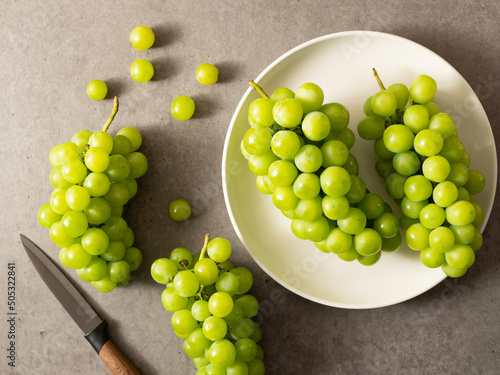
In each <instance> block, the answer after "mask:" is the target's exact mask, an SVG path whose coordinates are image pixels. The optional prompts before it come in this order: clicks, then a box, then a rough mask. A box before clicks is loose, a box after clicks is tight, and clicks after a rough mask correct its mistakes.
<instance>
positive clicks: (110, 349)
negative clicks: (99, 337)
mask: <svg viewBox="0 0 500 375" xmlns="http://www.w3.org/2000/svg"><path fill="white" fill-rule="evenodd" d="M99 357H100V358H101V359H102V361H103V362H104V364H105V365H106V366H107V367H108V369H109V371H111V373H112V374H113V375H141V373H140V372H139V371H138V370H137V369H136V368H135V367H134V365H133V364H132V363H130V361H129V360H128V359H127V357H125V356H124V355H123V353H122V352H121V351H120V350H119V349H118V348H117V347H116V346H115V344H113V342H112V341H111V340H108V341H107V342H106V343H105V344H104V345H103V347H102V348H101V351H100V352H99Z"/></svg>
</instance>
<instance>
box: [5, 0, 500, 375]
mask: <svg viewBox="0 0 500 375" xmlns="http://www.w3.org/2000/svg"><path fill="white" fill-rule="evenodd" d="M458 4H460V6H459V5H458ZM1 10H2V11H1V12H0V31H1V32H0V35H2V37H1V39H0V46H1V54H0V66H1V69H0V83H1V90H0V130H1V135H2V139H3V142H2V146H1V148H0V172H1V178H0V259H1V260H0V321H2V322H3V325H2V324H0V327H3V328H2V329H0V348H1V349H2V350H1V352H0V353H2V354H1V355H0V373H2V374H106V373H107V370H106V368H105V366H104V365H103V364H102V363H101V361H100V360H99V358H98V357H97V356H96V355H95V353H94V352H93V349H92V348H91V347H90V345H89V344H88V343H87V342H86V340H85V339H84V338H83V336H82V333H81V332H80V331H79V329H78V328H77V326H76V325H75V324H74V323H73V322H72V321H71V319H70V318H69V316H68V315H67V314H66V312H65V311H64V310H63V309H62V307H61V306H60V305H59V304H58V303H57V301H56V299H55V298H54V297H53V296H52V294H51V293H50V292H49V291H48V289H47V288H46V287H45V285H43V283H42V282H41V281H40V278H39V276H38V275H37V274H36V272H35V270H34V268H33V267H32V265H31V264H30V262H29V261H28V259H27V257H26V255H25V253H24V251H23V249H22V247H21V245H20V242H19V232H23V233H24V234H26V235H28V236H29V237H31V238H32V239H34V240H35V241H36V242H38V243H39V245H41V246H42V247H43V248H44V249H46V251H47V252H48V253H49V254H50V255H51V256H52V257H53V258H54V259H55V258H57V248H56V247H55V246H54V245H53V244H52V243H51V242H50V239H49V238H48V232H47V230H46V229H45V228H42V227H41V226H39V225H38V223H37V219H36V212H37V210H38V207H39V206H40V205H41V204H42V203H45V202H47V201H48V199H49V196H50V192H51V186H50V184H49V181H48V175H49V171H50V165H49V163H48V152H49V150H50V148H51V147H52V146H53V145H55V144H56V143H61V142H64V141H67V140H70V138H71V136H72V134H73V133H75V132H76V131H78V130H83V129H91V130H97V129H99V128H100V127H101V126H102V124H103V122H104V121H105V120H106V119H107V117H108V115H109V112H110V110H111V107H112V100H111V99H107V100H104V101H101V102H93V101H91V100H90V99H89V98H88V97H87V96H86V93H85V87H86V84H87V82H88V81H90V80H91V79H95V78H100V79H103V80H105V81H106V82H108V84H109V89H110V93H111V94H112V95H118V96H119V97H120V100H121V108H120V111H119V113H118V116H117V118H116V120H115V123H114V125H113V127H114V129H118V128H120V127H123V126H127V125H132V126H137V127H138V128H139V129H140V130H141V131H142V133H143V135H144V146H143V148H142V151H143V152H144V153H145V154H146V155H147V156H148V158H149V161H150V169H149V172H148V173H147V175H146V176H144V177H143V178H142V179H141V180H140V187H139V193H138V195H137V196H136V198H135V199H134V200H133V201H132V202H131V203H130V206H129V208H128V210H127V212H126V218H127V220H128V221H129V222H130V225H131V226H132V228H133V229H134V231H135V232H136V239H137V244H138V246H139V247H140V248H141V249H142V250H143V251H144V255H145V258H144V265H143V267H142V268H141V269H140V270H139V271H138V272H137V274H136V277H135V280H133V282H132V283H131V284H130V285H129V286H127V287H126V288H123V289H118V290H116V291H115V292H113V293H111V294H109V295H104V294H100V293H97V292H96V291H95V290H94V289H93V288H92V287H91V286H90V285H84V284H83V283H81V282H79V281H76V280H77V276H76V275H75V273H74V272H73V271H72V270H69V272H67V274H68V276H69V277H70V278H71V279H73V280H75V281H76V282H77V284H78V288H79V289H80V290H81V291H82V293H83V294H84V295H85V297H86V298H87V299H88V300H89V302H90V303H91V304H92V305H93V306H94V307H95V309H96V310H97V311H98V312H99V313H100V314H101V316H102V317H103V318H105V319H107V320H108V321H109V323H110V326H111V329H110V332H111V336H112V338H113V340H114V341H115V343H116V344H117V346H118V347H119V348H121V349H122V351H123V352H124V353H126V354H127V355H128V356H129V358H130V359H131V360H132V362H134V363H135V364H136V365H137V367H138V368H140V369H141V370H142V371H143V373H144V374H172V375H174V374H194V373H195V369H194V366H193V365H192V362H191V360H190V359H189V358H188V357H187V356H186V355H184V353H183V351H182V341H181V340H180V339H179V338H177V337H176V336H175V335H174V334H173V332H172V330H171V328H170V327H169V324H170V313H167V312H166V311H165V310H164V309H163V307H162V305H161V302H160V295H161V292H162V287H161V286H160V285H158V284H156V283H155V282H154V281H153V280H152V279H151V277H150V275H149V265H150V264H151V262H152V261H153V260H154V259H156V258H159V257H161V256H167V255H168V254H169V252H170V251H171V250H172V249H173V248H174V247H177V246H185V247H187V248H189V249H193V250H194V249H198V248H200V246H201V244H202V242H203V235H204V234H205V233H207V232H209V233H211V234H212V235H214V236H224V237H226V238H228V239H229V240H230V241H231V242H232V243H233V247H234V249H235V251H234V253H233V256H232V260H233V261H234V262H235V263H237V264H239V265H242V266H245V267H248V268H250V269H251V270H252V271H253V272H254V276H255V280H256V281H255V286H254V288H253V292H254V294H255V295H256V296H257V297H258V298H259V299H261V300H269V299H273V302H274V303H273V309H272V313H270V314H268V315H267V317H266V318H265V320H264V322H263V331H264V339H263V341H262V345H263V347H264V348H265V355H266V359H265V363H266V366H267V373H269V374H497V373H498V372H499V370H498V369H499V368H500V348H499V346H500V322H499V316H500V315H499V311H500V298H499V297H500V296H499V294H500V277H499V276H500V273H499V271H498V267H499V264H500V256H499V252H498V223H499V220H500V214H499V213H498V208H499V205H498V200H497V203H496V204H495V207H494V212H493V214H492V216H491V218H490V221H489V224H488V226H487V228H486V230H485V232H484V238H485V245H484V247H483V249H482V250H481V252H480V253H478V257H477V262H476V265H474V267H473V269H471V271H470V272H469V273H468V274H467V275H466V276H465V277H463V278H461V279H459V280H449V279H448V280H445V281H444V282H442V283H441V284H439V285H437V286H436V287H434V288H433V289H432V290H430V291H428V292H426V293H424V294H423V295H420V296H418V297H416V298H414V299H412V300H409V301H407V302H404V303H401V304H398V305H395V306H391V307H386V308H381V309H374V310H343V309H336V308H330V307H326V306H322V305H319V304H315V303H313V302H310V301H308V300H306V299H303V298H301V297H298V296H296V295H294V294H292V293H291V292H289V291H287V290H285V289H284V288H282V287H281V286H280V285H278V284H277V283H276V282H274V281H273V280H272V279H270V278H269V277H268V276H267V275H266V274H265V273H264V272H263V271H262V270H261V269H260V268H259V267H258V266H257V265H256V264H255V263H254V262H253V260H252V259H251V258H250V256H249V255H248V254H247V253H246V252H245V250H244V248H243V246H242V245H240V243H239V241H238V238H237V236H236V234H235V232H234V230H233V228H232V226H231V224H230V220H229V217H228V214H227V212H226V207H225V204H224V200H223V192H222V182H221V167H220V166H221V158H222V148H223V143H224V138H225V134H226V131H227V128H228V125H229V122H230V119H231V116H232V114H233V111H234V110H235V108H236V106H237V103H238V102H239V100H240V98H241V96H242V95H243V93H244V92H245V90H246V89H247V83H246V82H247V80H248V79H250V78H254V77H256V76H257V75H258V74H259V73H260V72H261V71H262V70H263V69H264V68H265V67H266V66H267V65H268V64H270V63H271V62H272V61H274V60H275V59H276V58H277V57H279V56H280V55H281V54H283V53H284V52H286V51H288V50H289V49H291V48H293V47H295V46H296V45H298V44H300V43H302V42H305V41H307V40H310V39H312V38H315V37H318V36H321V35H325V34H329V33H333V32H338V31H345V30H357V29H365V30H376V31H383V32H388V33H393V34H397V35H400V36H403V37H406V38H409V39H411V40H414V41H416V42H418V43H420V44H422V45H424V46H426V47H428V48H430V49H431V50H433V51H435V52H436V53H438V54H439V55H441V56H442V57H443V58H445V59H446V60H447V61H449V62H450V63H451V64H452V65H453V66H454V67H455V68H456V69H457V70H458V71H459V72H460V73H461V74H462V75H463V76H464V77H465V79H466V80H468V82H469V83H470V85H471V86H472V87H473V88H480V87H483V88H484V87H486V90H482V91H481V95H479V93H478V95H479V97H480V99H481V102H482V104H483V106H484V108H485V110H486V113H487V114H488V116H489V119H490V121H491V125H492V127H493V130H494V133H495V142H496V145H497V149H498V146H499V139H500V125H499V121H498V119H499V118H500V105H499V102H500V97H499V87H500V75H499V74H500V69H499V68H500V63H499V59H498V57H499V55H500V44H499V43H498V35H499V34H500V24H499V22H498V21H499V19H500V4H499V2H498V1H497V0H488V1H472V0H471V1H460V2H456V1H451V0H444V1H440V2H436V1H429V0H421V1H418V2H416V1H415V2H414V1H407V2H402V1H401V2H400V1H384V2H380V1H358V0H356V1H352V0H351V1H347V0H342V1H326V0H322V1H294V2H291V1H281V0H280V1H253V2H252V1H238V2H236V1H205V0H197V1H191V0H190V1H170V0H161V1H160V0H149V1H147V0H145V1H144V0H143V1H126V2H125V1H124V2H119V1H105V2H104V1H81V2H75V1H71V2H70V1H63V0H58V1H56V0H45V1H43V2H42V1H33V0H28V1H26V0H19V1H8V2H7V1H4V2H3V3H2V6H1ZM140 24H145V25H149V26H151V27H152V28H153V30H154V31H155V33H156V36H157V42H156V44H155V47H154V48H152V49H151V50H149V51H144V52H141V51H135V50H133V49H132V48H131V47H130V46H129V43H128V34H129V33H130V31H131V30H132V29H133V27H135V26H137V25H140ZM137 58H146V59H150V60H151V61H152V62H153V64H154V65H155V67H156V71H157V74H156V75H155V78H154V80H153V81H152V82H149V83H148V84H139V83H136V82H134V81H132V80H131V79H130V77H129V75H128V69H129V66H130V63H131V62H132V61H133V60H134V59H137ZM203 62H212V63H214V64H216V65H217V66H218V67H219V69H220V81H219V83H217V84H216V85H214V86H209V87H204V86H201V85H200V84H198V82H196V80H195V79H194V71H195V70H196V67H197V66H198V65H199V64H200V63H203ZM178 95H190V96H192V97H193V98H194V99H195V101H196V103H197V106H198V107H197V112H196V116H195V118H193V119H192V120H191V121H188V122H182V123H181V122H178V121H175V120H173V119H172V118H171V116H170V113H169V105H170V102H171V100H172V99H173V98H174V97H176V96H178ZM178 197H184V198H186V199H188V200H190V201H191V202H192V203H193V210H194V214H193V216H192V218H191V219H190V220H189V222H185V223H174V222H173V221H172V220H170V218H169V216H168V204H169V202H170V201H171V200H172V199H175V198H178ZM8 262H15V263H16V269H17V306H16V307H17V312H18V315H17V319H18V321H17V326H16V335H17V337H16V339H17V340H16V355H17V357H16V368H9V367H8V365H7V362H8V360H7V358H6V353H7V349H8V341H9V340H8V339H7V330H8V323H7V298H6V291H7V263H8Z"/></svg>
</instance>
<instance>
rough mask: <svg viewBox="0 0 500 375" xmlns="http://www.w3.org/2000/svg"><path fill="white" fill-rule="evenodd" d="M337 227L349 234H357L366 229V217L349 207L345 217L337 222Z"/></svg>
mask: <svg viewBox="0 0 500 375" xmlns="http://www.w3.org/2000/svg"><path fill="white" fill-rule="evenodd" d="M337 225H338V227H339V228H340V229H341V230H342V231H344V232H345V233H349V234H358V233H361V232H362V231H363V229H365V227H366V215H365V213H364V212H363V211H361V210H360V209H359V208H356V207H350V208H349V211H348V212H347V215H346V216H344V217H343V218H342V219H338V220H337Z"/></svg>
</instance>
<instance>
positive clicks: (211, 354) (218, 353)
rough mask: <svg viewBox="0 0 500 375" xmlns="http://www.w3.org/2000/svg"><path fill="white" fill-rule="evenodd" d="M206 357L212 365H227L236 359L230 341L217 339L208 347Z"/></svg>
mask: <svg viewBox="0 0 500 375" xmlns="http://www.w3.org/2000/svg"><path fill="white" fill-rule="evenodd" d="M207 357H208V359H209V361H210V363H211V364H213V365H214V366H216V367H227V366H229V365H231V364H232V363H233V362H234V360H235V359H236V350H235V348H234V345H233V344H232V343H231V341H229V340H226V339H222V340H217V341H215V342H214V343H213V344H212V345H211V346H210V348H209V349H208V352H207Z"/></svg>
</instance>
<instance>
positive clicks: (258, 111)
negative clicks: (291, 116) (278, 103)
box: [248, 98, 274, 128]
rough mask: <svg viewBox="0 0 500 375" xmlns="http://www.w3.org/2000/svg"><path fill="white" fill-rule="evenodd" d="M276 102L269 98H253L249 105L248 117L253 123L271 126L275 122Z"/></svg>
mask: <svg viewBox="0 0 500 375" xmlns="http://www.w3.org/2000/svg"><path fill="white" fill-rule="evenodd" d="M273 105H274V102H272V101H271V100H269V99H267V98H258V99H255V100H253V101H252V102H251V103H250V106H249V107H248V119H249V121H250V122H251V123H253V124H255V125H257V126H258V127H261V128H269V127H270V126H272V125H273V124H274V118H273Z"/></svg>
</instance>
